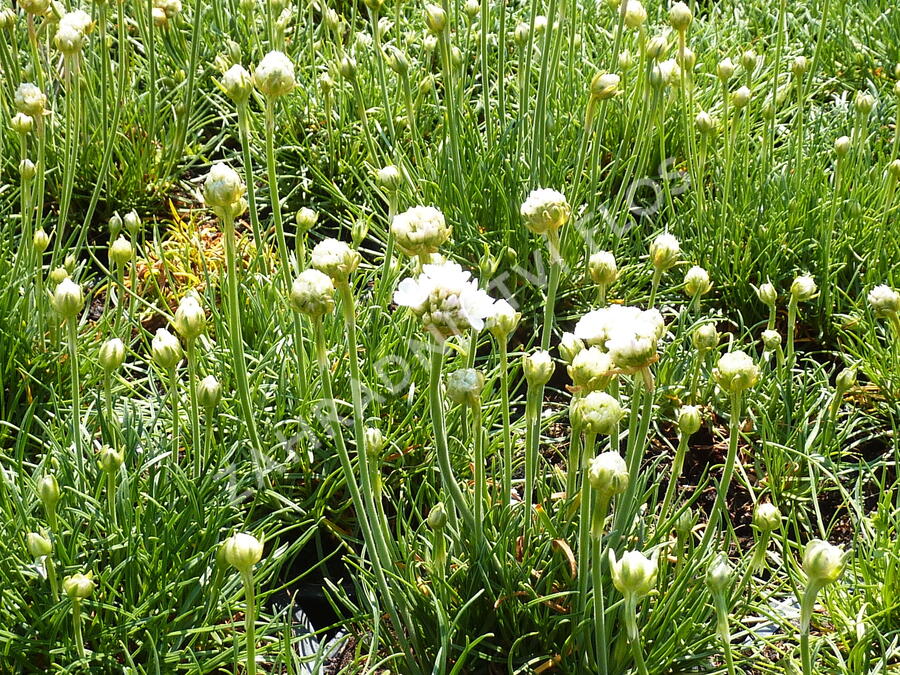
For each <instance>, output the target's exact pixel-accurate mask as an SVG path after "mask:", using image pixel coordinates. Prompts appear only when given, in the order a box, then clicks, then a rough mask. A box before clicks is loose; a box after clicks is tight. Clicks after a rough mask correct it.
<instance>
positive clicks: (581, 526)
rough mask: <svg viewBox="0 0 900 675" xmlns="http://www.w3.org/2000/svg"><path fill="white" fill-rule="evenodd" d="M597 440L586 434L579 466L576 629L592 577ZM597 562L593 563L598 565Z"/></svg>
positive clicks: (585, 616)
mask: <svg viewBox="0 0 900 675" xmlns="http://www.w3.org/2000/svg"><path fill="white" fill-rule="evenodd" d="M596 440H597V434H595V433H591V432H589V431H585V432H584V449H583V450H582V461H581V464H580V466H579V471H580V473H581V481H580V483H581V504H580V506H579V508H580V512H579V516H578V591H579V592H578V621H576V622H573V625H574V627H575V628H576V630H577V628H578V626H579V624H580V622H581V621H583V620H584V619H586V618H587V603H588V589H589V587H590V584H589V581H590V575H589V574H588V570H589V569H590V568H591V562H592V561H591V526H592V524H593V523H592V522H591V513H592V511H593V508H592V507H593V496H594V495H593V490H591V484H590V481H588V479H587V465H588V462H590V461H591V459H593V457H594V445H595V443H596ZM596 562H597V561H596V560H594V561H593V563H594V564H596ZM604 672H605V671H604Z"/></svg>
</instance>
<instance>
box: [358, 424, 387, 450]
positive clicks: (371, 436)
mask: <svg viewBox="0 0 900 675" xmlns="http://www.w3.org/2000/svg"><path fill="white" fill-rule="evenodd" d="M364 433H365V440H366V453H367V454H368V455H369V456H370V457H375V456H378V455H380V454H381V451H382V450H384V446H385V445H387V442H386V441H385V440H384V434H382V433H381V429H378V428H376V427H366V430H365V432H364Z"/></svg>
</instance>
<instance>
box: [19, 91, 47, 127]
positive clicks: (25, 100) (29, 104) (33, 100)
mask: <svg viewBox="0 0 900 675" xmlns="http://www.w3.org/2000/svg"><path fill="white" fill-rule="evenodd" d="M14 103H15V106H16V110H18V111H19V112H20V113H22V114H24V115H28V116H29V117H32V118H38V117H40V116H41V115H43V114H44V110H45V109H46V107H47V97H46V96H45V95H44V93H43V92H42V91H41V90H40V89H38V87H37V86H36V85H34V84H32V83H31V82H23V83H22V84H20V85H19V86H18V88H17V89H16V93H15V96H14Z"/></svg>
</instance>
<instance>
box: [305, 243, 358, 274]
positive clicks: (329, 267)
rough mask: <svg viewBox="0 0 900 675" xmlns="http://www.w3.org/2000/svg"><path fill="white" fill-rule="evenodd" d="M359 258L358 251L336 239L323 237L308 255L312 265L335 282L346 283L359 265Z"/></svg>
mask: <svg viewBox="0 0 900 675" xmlns="http://www.w3.org/2000/svg"><path fill="white" fill-rule="evenodd" d="M361 258H362V256H360V255H359V252H358V251H355V250H353V249H352V248H350V245H349V244H347V243H346V242H343V241H340V240H338V239H323V240H322V241H320V242H319V243H318V244H316V246H315V248H313V250H312V254H311V256H310V259H311V262H312V266H313V267H315V268H316V269H317V270H319V271H320V272H322V273H323V274H327V275H328V276H329V277H331V280H332V281H333V282H334V283H335V284H342V283H347V281H348V280H349V279H350V275H352V274H353V273H354V272H355V271H356V268H357V267H359V263H360V260H361Z"/></svg>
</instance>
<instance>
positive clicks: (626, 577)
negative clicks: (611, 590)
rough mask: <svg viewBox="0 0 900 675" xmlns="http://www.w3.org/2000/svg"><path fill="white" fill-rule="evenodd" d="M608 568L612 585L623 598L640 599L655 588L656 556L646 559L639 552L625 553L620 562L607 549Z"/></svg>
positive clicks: (612, 551)
mask: <svg viewBox="0 0 900 675" xmlns="http://www.w3.org/2000/svg"><path fill="white" fill-rule="evenodd" d="M609 568H610V572H611V574H612V580H613V585H614V586H615V587H616V588H617V589H618V591H619V592H620V593H621V594H622V595H625V596H628V595H632V596H636V597H638V598H642V597H644V596H645V595H647V594H648V593H650V591H652V590H653V587H654V586H656V572H657V565H656V556H655V555H654V556H653V557H652V558H647V557H646V556H645V555H644V554H643V553H641V552H640V551H626V552H625V553H623V554H622V559H621V560H616V552H615V551H614V550H613V549H609Z"/></svg>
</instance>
